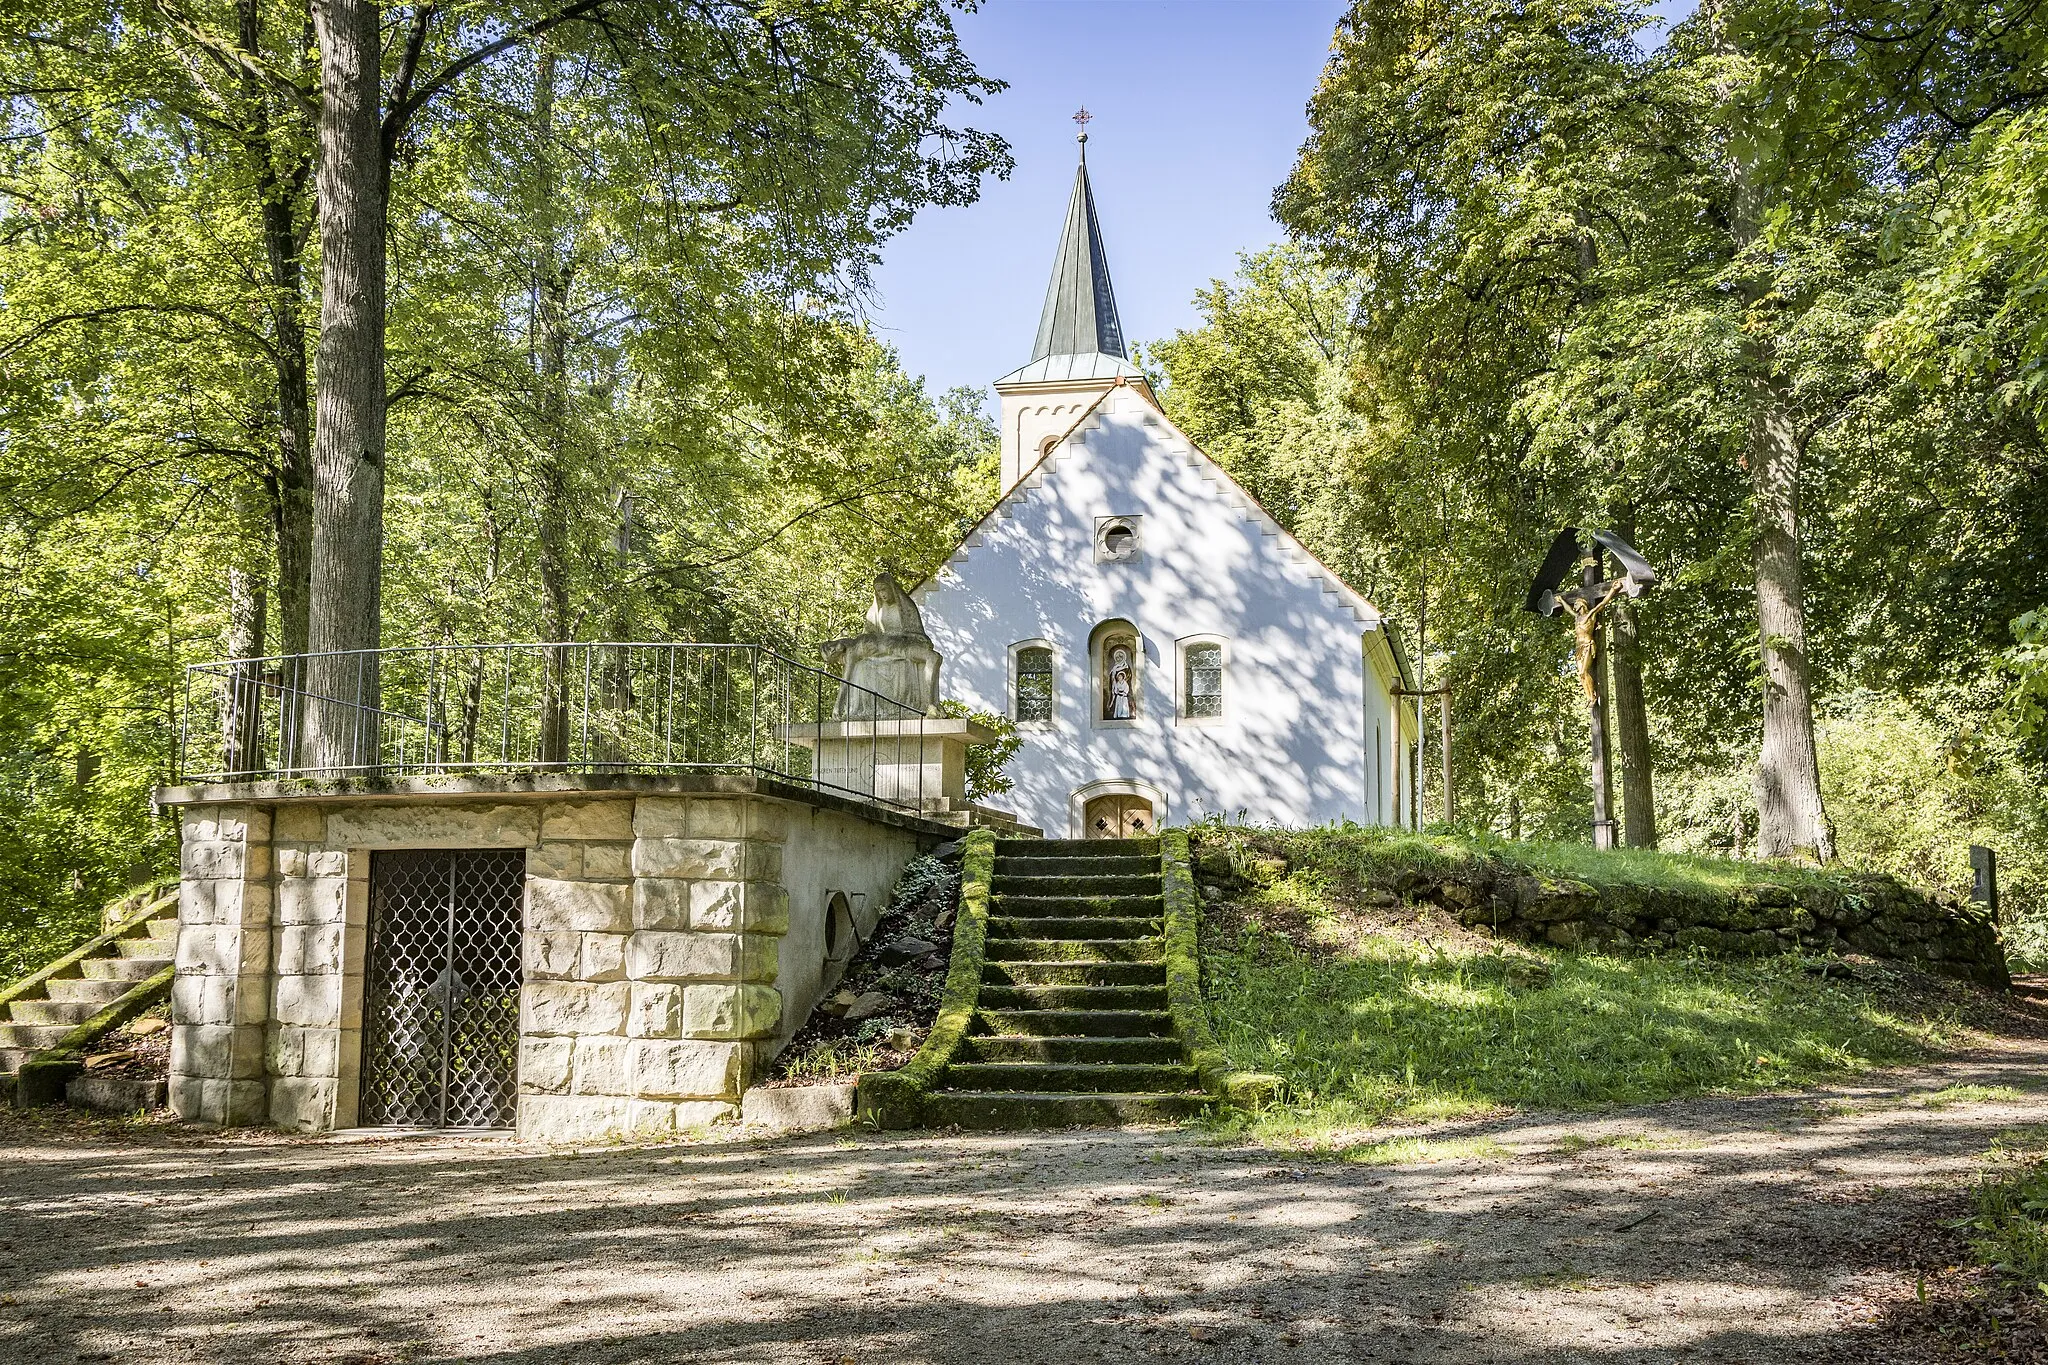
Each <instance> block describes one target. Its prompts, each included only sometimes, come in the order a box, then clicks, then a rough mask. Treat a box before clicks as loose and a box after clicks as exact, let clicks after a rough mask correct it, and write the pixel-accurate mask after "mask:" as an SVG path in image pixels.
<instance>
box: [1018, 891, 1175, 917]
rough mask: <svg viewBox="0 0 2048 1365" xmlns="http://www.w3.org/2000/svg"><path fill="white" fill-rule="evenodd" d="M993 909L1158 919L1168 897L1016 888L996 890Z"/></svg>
mask: <svg viewBox="0 0 2048 1365" xmlns="http://www.w3.org/2000/svg"><path fill="white" fill-rule="evenodd" d="M990 909H991V911H992V912H993V913H995V914H998V915H1009V916H1011V917H1012V918H1016V919H1031V918H1034V917H1036V918H1045V917H1061V918H1064V917H1066V916H1069V915H1121V916H1124V917H1126V918H1129V917H1132V916H1137V917H1139V918H1142V919H1157V918H1158V917H1159V916H1161V915H1163V914H1165V913H1166V898H1165V897H1164V896H1160V895H1156V894H1155V895H1150V896H1033V895H1025V894H1019V893H1018V892H1015V891H1002V892H997V893H996V896H995V900H994V903H993V905H991V907H990Z"/></svg>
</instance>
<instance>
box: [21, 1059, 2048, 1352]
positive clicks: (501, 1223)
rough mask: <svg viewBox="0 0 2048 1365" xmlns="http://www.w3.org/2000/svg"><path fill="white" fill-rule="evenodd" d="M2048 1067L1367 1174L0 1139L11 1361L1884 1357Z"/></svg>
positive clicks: (1191, 1148) (868, 1153) (1543, 1133)
mask: <svg viewBox="0 0 2048 1365" xmlns="http://www.w3.org/2000/svg"><path fill="white" fill-rule="evenodd" d="M2044 1062H2048V1043H2043V1042H2041V1041H2038V1040H2031V1041H2030V1040H2010V1041H2007V1042H2004V1043H2001V1044H1999V1045H1997V1046H1996V1047H1994V1048H1992V1049H1990V1050H1987V1051H1984V1052H1980V1053H1975V1054H1972V1055H1969V1056H1966V1057H1963V1058H1959V1059H1955V1060H1951V1061H1948V1062H1944V1063H1942V1064H1939V1065H1937V1066H1932V1067H1927V1068H1921V1069H1916V1070H1912V1071H1902V1072H1896V1073H1890V1074H1887V1075H1884V1076H1877V1077H1868V1078H1864V1079H1863V1080H1861V1081H1859V1082H1857V1083H1855V1084H1852V1085H1845V1086H1843V1087H1840V1088H1838V1089H1834V1090H1829V1091H1825V1092H1809V1093H1806V1094H1802V1095H1798V1096H1775V1097H1766V1098H1758V1099H1745V1100H1713V1101H1696V1102H1687V1103H1680V1104H1667V1105H1660V1106H1655V1107H1651V1108H1645V1109H1639V1110H1629V1111H1620V1112H1615V1111H1609V1112H1605V1113H1602V1114H1600V1115H1599V1116H1597V1117H1591V1118H1588V1117H1562V1118H1561V1117H1558V1116H1528V1115H1523V1116H1517V1117H1514V1118H1510V1119H1501V1120H1489V1121H1486V1122H1479V1123H1458V1124H1440V1125H1436V1126H1434V1127H1432V1128H1430V1129H1428V1130H1427V1135H1428V1136H1431V1137H1433V1138H1439V1139H1455V1138H1466V1137H1475V1136H1484V1137H1487V1138H1490V1139H1492V1140H1494V1141H1496V1142H1499V1143H1501V1144H1504V1145H1505V1146H1506V1148H1508V1149H1509V1155H1507V1156H1504V1157H1497V1158H1490V1159H1484V1160H1462V1161H1445V1162H1441V1163H1438V1164H1433V1165H1408V1166H1378V1167H1372V1166H1354V1165H1344V1164H1340V1163H1334V1162H1313V1161H1308V1160H1306V1159H1304V1158H1301V1157H1291V1156H1288V1155H1286V1154H1276V1153H1274V1152H1271V1151H1264V1150H1258V1149H1252V1148H1242V1147H1227V1146H1214V1145H1208V1144H1206V1143H1205V1142H1204V1140H1203V1138H1202V1137H1201V1135H1200V1134H1196V1133H1185V1132H1176V1131H1157V1132H1121V1133H1114V1132H1111V1133H1104V1132H1073V1133H1059V1134H1045V1135H1037V1136H1030V1135H1017V1134H990V1135H964V1136H944V1135H928V1134H913V1135H898V1134H881V1135H877V1134H866V1133H855V1134H825V1135H819V1136H811V1137H803V1138H795V1139H783V1140H776V1141H745V1140H733V1139H727V1140H722V1141H716V1142H704V1143H697V1144H694V1145H674V1146H665V1147H646V1148H615V1149H603V1150H596V1151H589V1150H586V1151H582V1152H568V1151H562V1150H551V1149H543V1148H533V1147H521V1146H519V1145H517V1144H514V1143H511V1142H509V1141H504V1140H499V1139H489V1138H486V1139H469V1140H453V1139H448V1138H443V1137H419V1138H409V1139H391V1138H379V1139H377V1140H374V1141H366V1140H359V1139H358V1140H352V1139H350V1138H347V1137H341V1138H324V1139H305V1138H286V1137H282V1136H275V1135H227V1136H221V1135H213V1136H206V1135H196V1134H191V1133H186V1132H182V1131H179V1130H176V1129H173V1128H169V1127H142V1128H126V1129H124V1128H120V1127H118V1126H113V1125H92V1124H88V1123H85V1122H82V1121H78V1120H71V1119H61V1120H52V1119H49V1118H44V1117H18V1116H9V1117H6V1118H4V1119H0V1360H7V1361H23V1362H28V1361H74V1360H118V1361H149V1362H154V1361H168V1362H181V1361H219V1362H224V1363H225V1362H235V1363H236V1365H245V1363H246V1362H262V1363H263V1365H300V1363H301V1362H328V1363H330V1365H344V1363H345V1365H396V1362H403V1361H455V1360H462V1361H492V1362H520V1363H522V1365H524V1363H528V1362H530V1363H531V1365H563V1363H564V1362H598V1361H636V1362H637V1361H748V1362H752V1361H762V1362H778V1363H779V1362H804V1363H805V1365H814V1363H819V1362H824V1363H827V1365H841V1363H842V1362H849V1361H850V1362H856V1363H857V1365H868V1363H869V1362H885V1361H905V1362H963V1363H964V1362H977V1363H980V1362H1043V1363H1044V1365H1067V1363H1068V1362H1093V1361H1151V1360H1156V1359H1162V1358H1163V1359H1170V1360H1202V1361H1217V1362H1225V1361H1228V1362H1248V1361H1258V1362H1293V1361H1302V1362H1310V1361H1384V1362H1449V1361H1545V1362H1548V1361H1559V1362H1562V1361H1579V1362H1652V1361H1655V1362H1678V1361H1684V1362H1696V1361H1743V1362H1773V1361H1789V1360H1809V1359H1812V1360H1839V1359H1843V1358H1845V1357H1846V1355H1847V1354H1849V1353H1850V1352H1851V1350H1852V1349H1853V1352H1854V1354H1855V1355H1856V1358H1858V1359H1867V1358H1881V1357H1883V1356H1884V1353H1883V1352H1882V1351H1879V1352H1878V1353H1877V1354H1876V1355H1874V1356H1873V1355H1871V1354H1869V1353H1868V1349H1867V1348H1869V1347H1871V1346H1874V1345H1876V1344H1878V1343H1876V1342H1874V1341H1872V1340H1864V1341H1862V1342H1860V1343H1859V1342H1858V1340H1857V1338H1858V1336H1859V1334H1861V1335H1862V1336H1863V1337H1864V1338H1869V1337H1870V1335H1871V1334H1872V1333H1873V1332H1874V1331H1876V1330H1877V1329H1875V1328H1872V1327H1870V1326H1868V1325H1867V1324H1868V1323H1870V1322H1871V1321H1872V1320H1873V1318H1881V1317H1882V1316H1883V1305H1884V1304H1885V1303H1887V1302H1896V1301H1897V1300H1898V1299H1899V1296H1900V1295H1902V1294H1903V1295H1906V1296H1910V1295H1911V1294H1912V1292H1913V1290H1912V1279H1911V1275H1910V1273H1909V1272H1908V1271H1906V1270H1904V1269H1902V1268H1901V1262H1900V1260H1899V1258H1898V1256H1897V1255H1896V1252H1897V1249H1898V1247H1899V1246H1900V1245H1901V1242H1902V1239H1903V1240H1904V1241H1905V1242H1907V1243H1910V1242H1911V1240H1912V1238H1913V1235H1914V1232H1913V1230H1914V1228H1915V1226H1916V1225H1918V1226H1927V1225H1928V1224H1927V1218H1928V1217H1929V1211H1930V1210H1933V1209H1935V1208H1937V1207H1941V1208H1952V1207H1953V1204H1954V1199H1955V1189H1956V1187H1957V1186H1958V1185H1959V1184H1960V1183H1962V1182H1964V1181H1966V1180H1967V1179H1968V1178H1969V1176H1970V1173H1971V1172H1972V1170H1973V1168H1974V1162H1975V1158H1976V1157H1977V1156H1978V1154H1980V1153H1982V1152H1983V1151H1984V1150H1985V1149H1986V1148H1987V1147H1989V1146H1990V1145H1991V1144H1992V1142H1993V1141H1994V1139H1995V1138H1996V1137H1997V1135H1998V1134H1999V1133H2001V1132H2003V1131H2006V1130H2009V1129H2012V1128H2015V1127H2019V1126H2026V1125H2034V1124H2042V1123H2048V1096H2044V1095H2042V1094H2034V1093H2030V1094H2028V1095H2027V1097H2026V1098H2025V1099H2024V1100H2023V1101H2018V1102H1998V1103H1982V1102H1974V1103H1957V1104H1947V1105H1943V1104H1929V1103H1927V1101H1926V1096H1927V1095H1928V1094H1929V1093H1930V1092H1932V1091H1935V1090H1937V1089H1938V1088H1940V1087H1944V1086H1950V1085H1956V1084H1962V1083H1972V1084H1979V1085H1987V1086H2016V1087H2019V1088H2021V1089H2028V1088H2030V1087H2032V1086H2034V1085H2035V1084H2037V1083H2038V1081H2039V1078H2040V1077H2041V1076H2042V1064H2043V1063H2044ZM1602 1139H1607V1140H1609V1141H1610V1142H1612V1141H1614V1140H1621V1141H1623V1142H1625V1143H1626V1144H1627V1145H1624V1146H1615V1145H1597V1144H1599V1142H1600V1140H1602ZM1588 1143H1592V1144H1596V1145H1590V1146H1589V1145H1586V1144H1588ZM1873 1248H1884V1249H1886V1250H1885V1253H1884V1254H1873ZM1901 1358H1904V1359H1910V1358H1914V1357H1911V1356H1906V1357H1901Z"/></svg>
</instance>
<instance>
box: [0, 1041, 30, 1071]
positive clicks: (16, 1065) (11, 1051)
mask: <svg viewBox="0 0 2048 1365" xmlns="http://www.w3.org/2000/svg"><path fill="white" fill-rule="evenodd" d="M35 1055H36V1051H35V1049H34V1048H32V1047H0V1076H12V1075H13V1074H14V1073H15V1072H17V1071H19V1070H21V1064H22V1063H23V1062H25V1061H27V1060H28V1059H29V1058H31V1057H33V1056H35Z"/></svg>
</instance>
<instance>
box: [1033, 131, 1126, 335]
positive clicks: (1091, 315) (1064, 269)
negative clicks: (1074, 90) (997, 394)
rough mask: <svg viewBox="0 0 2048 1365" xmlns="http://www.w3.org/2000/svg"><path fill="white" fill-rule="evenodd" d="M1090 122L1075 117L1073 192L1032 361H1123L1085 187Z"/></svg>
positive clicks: (1103, 258)
mask: <svg viewBox="0 0 2048 1365" xmlns="http://www.w3.org/2000/svg"><path fill="white" fill-rule="evenodd" d="M1091 117H1093V116H1092V115H1091V114H1089V112H1088V111H1087V110H1086V109H1083V110H1082V111H1081V112H1080V113H1078V114H1076V115H1074V121H1075V122H1076V123H1078V124H1080V125H1081V136H1080V143H1081V164H1080V166H1079V167H1078V168H1077V169H1076V170H1075V171H1074V193H1073V195H1072V197H1071V198H1069V199H1068V200H1067V223H1066V227H1065V229H1064V230H1062V231H1061V233H1060V250H1059V255H1058V257H1056V258H1055V259H1054V261H1053V267H1052V283H1051V284H1050V285H1048V286H1047V287H1046V291H1045V311H1044V313H1043V314H1041V315H1040V317H1039V319H1038V341H1037V344H1036V345H1034V346H1033V347H1032V349H1031V358H1032V359H1033V360H1043V359H1045V358H1046V357H1047V356H1056V355H1112V356H1116V357H1117V358H1118V359H1126V358H1127V357H1125V355H1124V332H1123V327H1122V325H1121V324H1120V323H1119V322H1118V321H1117V316H1116V294H1115V293H1114V292H1112V291H1111V289H1110V285H1109V257H1108V256H1107V255H1106V254H1105V253H1104V252H1103V249H1102V228H1101V226H1100V225H1099V224H1097V223H1096V221H1095V194H1094V192H1093V191H1092V190H1091V189H1090V188H1089V186H1088V121H1089V119H1090V118H1091Z"/></svg>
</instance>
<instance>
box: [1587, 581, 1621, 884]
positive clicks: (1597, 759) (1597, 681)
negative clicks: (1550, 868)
mask: <svg viewBox="0 0 2048 1365" xmlns="http://www.w3.org/2000/svg"><path fill="white" fill-rule="evenodd" d="M1605 557H1606V556H1604V555H1602V554H1601V553H1599V551H1597V550H1596V551H1595V552H1594V553H1593V554H1592V555H1591V556H1590V557H1588V559H1587V560H1586V569H1585V576H1584V579H1583V580H1582V581H1583V583H1584V585H1585V594H1586V600H1587V601H1588V602H1597V601H1599V600H1600V569H1601V560H1602V559H1604V558H1605ZM1604 640H1605V627H1604V626H1602V625H1601V623H1600V622H1599V621H1598V620H1597V619H1596V620H1595V621H1594V622H1593V695H1592V698H1591V699H1590V700H1589V701H1588V702H1587V710H1588V711H1589V712H1590V713H1591V714H1590V717H1589V719H1590V720H1591V722H1592V730H1593V847H1595V848H1613V847H1614V779H1613V776H1612V774H1610V773H1609V772H1608V765H1607V650H1606V646H1605V643H1604Z"/></svg>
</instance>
